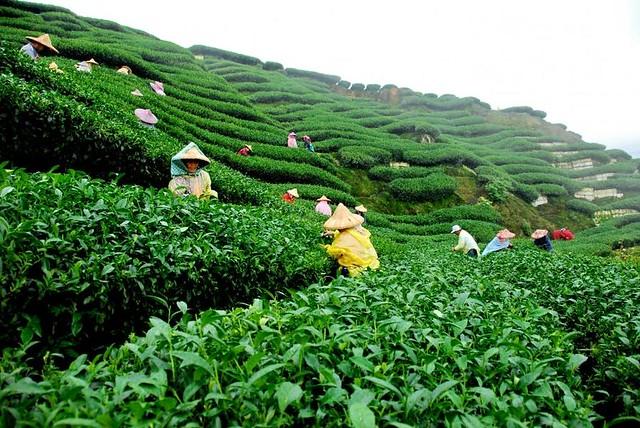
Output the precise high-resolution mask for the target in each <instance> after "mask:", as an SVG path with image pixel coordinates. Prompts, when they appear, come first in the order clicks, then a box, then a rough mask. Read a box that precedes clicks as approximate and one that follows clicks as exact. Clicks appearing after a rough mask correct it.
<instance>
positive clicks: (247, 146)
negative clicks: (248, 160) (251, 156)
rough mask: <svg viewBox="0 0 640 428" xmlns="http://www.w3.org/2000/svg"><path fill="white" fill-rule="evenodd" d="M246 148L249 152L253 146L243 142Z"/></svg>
mask: <svg viewBox="0 0 640 428" xmlns="http://www.w3.org/2000/svg"><path fill="white" fill-rule="evenodd" d="M244 146H245V147H246V148H247V149H249V151H250V152H252V151H253V147H251V146H250V145H249V144H245V145H244Z"/></svg>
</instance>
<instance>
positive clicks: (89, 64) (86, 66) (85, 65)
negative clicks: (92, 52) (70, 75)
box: [75, 58, 98, 73]
mask: <svg viewBox="0 0 640 428" xmlns="http://www.w3.org/2000/svg"><path fill="white" fill-rule="evenodd" d="M94 65H98V62H97V61H96V60H95V59H93V58H91V59H90V60H88V61H80V62H79V63H77V64H76V65H75V67H76V70H78V71H82V72H84V73H91V69H92V68H93V66H94Z"/></svg>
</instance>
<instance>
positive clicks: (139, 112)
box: [134, 108, 158, 125]
mask: <svg viewBox="0 0 640 428" xmlns="http://www.w3.org/2000/svg"><path fill="white" fill-rule="evenodd" d="M134 113H135V115H136V116H137V117H138V119H140V120H141V121H142V122H144V123H148V124H149V125H155V124H156V123H158V118H157V117H156V116H155V115H154V114H153V113H152V112H151V110H149V109H144V108H137V109H135V110H134Z"/></svg>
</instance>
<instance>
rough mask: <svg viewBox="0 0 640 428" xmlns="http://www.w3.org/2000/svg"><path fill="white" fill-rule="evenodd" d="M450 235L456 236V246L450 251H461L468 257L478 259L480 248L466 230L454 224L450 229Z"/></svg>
mask: <svg viewBox="0 0 640 428" xmlns="http://www.w3.org/2000/svg"><path fill="white" fill-rule="evenodd" d="M451 233H455V234H456V235H458V245H456V246H455V247H453V248H451V250H452V251H462V252H463V253H464V254H466V255H467V256H470V257H478V253H479V252H480V248H478V244H477V243H476V240H475V239H473V236H471V234H470V233H469V232H467V231H466V230H464V229H462V228H461V227H460V226H459V225H457V224H454V225H453V227H451Z"/></svg>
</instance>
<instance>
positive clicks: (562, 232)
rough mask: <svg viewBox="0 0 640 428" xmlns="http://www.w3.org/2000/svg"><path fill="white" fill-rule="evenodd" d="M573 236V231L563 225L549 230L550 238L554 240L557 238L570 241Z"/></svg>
mask: <svg viewBox="0 0 640 428" xmlns="http://www.w3.org/2000/svg"><path fill="white" fill-rule="evenodd" d="M573 238H575V235H574V234H573V232H572V231H570V230H569V229H567V228H565V227H563V228H561V229H559V230H554V231H553V232H551V239H553V240H554V241H558V240H565V241H571V240H572V239H573Z"/></svg>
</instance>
